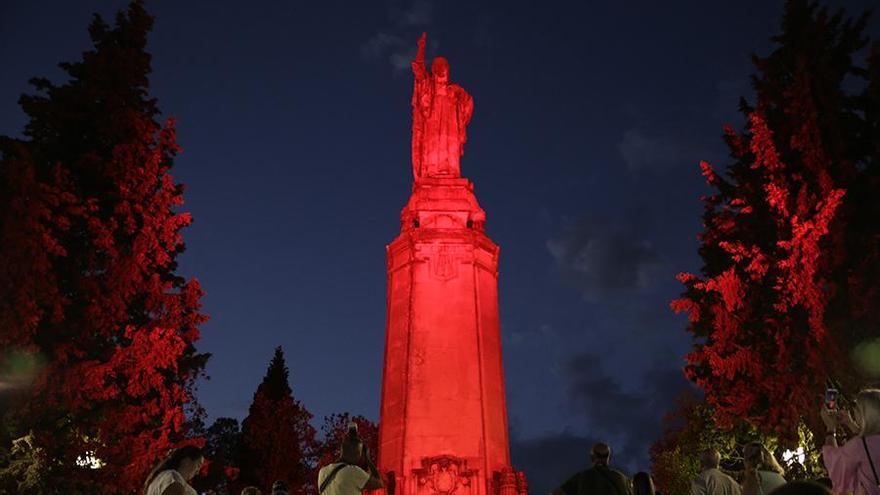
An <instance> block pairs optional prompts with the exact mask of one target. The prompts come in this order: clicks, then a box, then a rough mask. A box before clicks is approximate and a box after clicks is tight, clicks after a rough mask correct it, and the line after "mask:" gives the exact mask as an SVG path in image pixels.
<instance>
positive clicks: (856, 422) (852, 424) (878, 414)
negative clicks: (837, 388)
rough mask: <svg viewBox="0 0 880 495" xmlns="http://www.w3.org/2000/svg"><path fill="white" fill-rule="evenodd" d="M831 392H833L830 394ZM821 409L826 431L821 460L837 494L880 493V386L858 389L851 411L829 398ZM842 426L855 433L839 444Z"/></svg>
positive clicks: (868, 494) (860, 494)
mask: <svg viewBox="0 0 880 495" xmlns="http://www.w3.org/2000/svg"><path fill="white" fill-rule="evenodd" d="M831 395H832V396H833V395H834V394H831ZM825 398H826V403H825V404H824V406H823V407H822V410H821V411H820V412H819V415H820V416H821V417H822V422H823V423H825V428H826V430H827V434H826V436H825V446H824V447H822V460H823V462H824V463H825V468H826V469H827V470H828V476H829V477H830V478H831V484H832V491H833V492H834V493H835V494H853V495H880V476H878V474H880V389H877V388H869V389H864V390H862V391H861V392H859V393H858V395H857V396H856V400H855V407H853V409H852V411H846V410H842V409H840V408H839V407H838V401H837V400H836V397H834V399H835V400H834V401H829V400H828V399H829V394H827V393H826V397H825ZM841 426H842V427H843V428H845V429H847V430H849V432H850V433H851V434H853V435H855V436H853V437H852V438H851V439H849V441H847V442H846V443H845V444H843V445H838V442H837V432H838V430H839V428H840V427H841Z"/></svg>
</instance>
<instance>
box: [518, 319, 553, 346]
mask: <svg viewBox="0 0 880 495" xmlns="http://www.w3.org/2000/svg"><path fill="white" fill-rule="evenodd" d="M557 337H558V335H557V334H556V330H554V329H553V327H552V326H551V325H550V324H549V323H542V324H541V325H540V326H538V328H537V329H534V330H519V331H514V332H512V333H511V334H510V343H511V344H512V345H520V344H523V343H530V344H534V343H535V341H537V342H546V341H548V340H552V339H556V338H557Z"/></svg>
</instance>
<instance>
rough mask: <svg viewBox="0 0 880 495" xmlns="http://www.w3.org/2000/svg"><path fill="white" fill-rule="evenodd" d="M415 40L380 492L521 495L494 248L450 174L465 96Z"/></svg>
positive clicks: (395, 246)
mask: <svg viewBox="0 0 880 495" xmlns="http://www.w3.org/2000/svg"><path fill="white" fill-rule="evenodd" d="M424 48H425V35H422V38H421V39H420V40H419V50H418V55H417V56H416V59H415V60H414V61H413V63H412V67H413V73H414V74H415V84H414V89H413V98H412V106H413V131H412V132H413V135H412V164H413V175H414V178H415V181H414V184H413V189H412V196H411V197H410V199H409V202H408V203H407V205H406V207H404V209H403V212H402V214H401V232H400V235H399V236H398V237H397V238H396V239H395V240H394V241H393V242H392V243H391V244H389V245H388V247H387V262H388V319H387V327H386V337H385V338H386V340H385V368H384V376H383V380H382V405H381V412H380V417H379V463H378V465H379V469H380V471H382V473H383V474H385V475H386V484H387V489H386V490H387V491H388V492H389V494H392V495H428V494H442V495H525V494H526V493H527V489H526V481H525V476H524V475H523V474H522V473H521V472H518V471H515V470H514V469H513V468H512V467H511V465H510V451H509V446H508V430H507V408H506V405H505V399H504V376H503V369H502V362H501V338H500V329H499V322H498V285H497V282H498V246H497V245H495V243H493V242H492V240H491V239H489V237H487V236H486V234H485V233H484V231H483V225H484V222H485V212H483V209H482V208H480V205H479V204H478V203H477V198H476V197H475V196H474V189H473V184H472V183H471V182H470V181H469V180H468V179H465V178H463V177H461V173H460V164H459V161H460V159H461V155H462V152H463V146H464V142H465V137H466V135H465V128H466V126H467V123H468V121H469V120H470V118H471V113H472V111H473V99H472V98H471V96H470V95H469V94H468V93H467V92H466V91H465V90H464V89H463V88H461V87H460V86H458V85H456V84H453V83H451V82H450V81H449V64H448V63H447V62H446V60H445V59H443V58H441V57H437V58H436V59H434V61H433V63H432V64H431V71H430V72H429V71H427V70H426V68H425V54H424Z"/></svg>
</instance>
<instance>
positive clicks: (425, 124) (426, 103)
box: [412, 33, 474, 180]
mask: <svg viewBox="0 0 880 495" xmlns="http://www.w3.org/2000/svg"><path fill="white" fill-rule="evenodd" d="M425 37H426V35H425V33H422V36H421V38H419V50H418V53H417V54H416V58H415V60H413V61H412V69H413V74H414V75H415V82H414V84H413V96H412V107H413V128H412V164H413V176H414V177H415V179H416V180H419V179H421V178H425V177H461V165H460V161H461V155H463V154H464V142H465V140H466V139H467V134H466V130H465V128H466V127H467V124H468V122H469V121H470V120H471V114H473V112H474V99H473V98H472V97H471V95H469V94H468V93H467V91H465V90H464V88H462V87H461V86H459V85H457V84H453V83H451V82H449V62H447V61H446V59H445V58H443V57H437V58H435V59H434V61H433V62H432V63H431V72H430V73H429V72H428V71H427V70H426V68H425Z"/></svg>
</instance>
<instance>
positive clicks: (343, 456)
mask: <svg viewBox="0 0 880 495" xmlns="http://www.w3.org/2000/svg"><path fill="white" fill-rule="evenodd" d="M820 416H821V417H822V421H823V423H824V424H825V428H826V432H827V435H826V438H825V445H824V446H823V448H822V461H823V463H824V465H825V468H826V470H827V472H828V476H827V477H826V478H819V479H817V480H814V481H787V480H786V479H785V470H784V469H783V468H782V466H780V465H779V462H778V461H777V460H776V458H775V457H774V455H773V453H772V452H770V451H769V450H768V449H767V447H766V446H764V445H763V444H761V443H760V442H751V443H748V444H746V445H745V446H744V447H743V449H742V460H743V469H742V471H741V473H740V474H741V476H739V477H740V481H737V480H735V479H734V478H733V477H731V476H730V475H729V474H727V473H725V472H724V471H722V470H721V468H720V465H721V455H720V453H719V452H718V451H717V450H715V449H707V450H706V451H704V452H702V453H701V454H700V465H701V471H700V473H699V475H697V476H696V478H695V479H694V480H693V482H692V483H691V489H690V495H791V494H801V495H830V494H832V493H833V494H834V495H880V476H878V475H880V389H873V388H872V389H865V390H862V391H861V392H859V394H858V395H857V397H856V400H855V403H854V407H853V408H852V410H847V409H841V408H838V407H836V406H833V407H829V406H828V405H826V406H825V407H823V408H822V410H821V412H820ZM590 460H591V463H592V466H590V467H589V468H587V469H585V470H583V471H580V472H578V473H577V474H575V475H574V476H572V477H571V478H569V479H568V480H567V481H565V483H563V484H562V485H561V486H560V487H559V488H558V489H556V490H554V491H553V494H552V495H662V494H660V492H658V491H656V490H655V489H654V482H653V480H652V478H651V475H650V474H649V473H646V472H640V473H636V474H635V475H634V476H633V477H632V479H629V478H628V477H627V476H625V475H624V474H623V473H621V472H620V471H618V470H616V469H613V468H612V467H611V447H610V446H609V445H607V444H605V443H597V444H596V445H594V446H593V448H592V449H591V451H590ZM203 462H204V454H203V453H202V450H201V449H199V448H198V447H195V446H192V445H190V446H186V447H181V448H179V449H176V450H174V451H173V452H172V453H171V454H170V455H169V456H168V458H167V459H165V460H163V461H162V462H161V463H159V465H157V466H156V467H155V468H154V469H153V471H152V472H151V473H150V475H149V476H148V478H147V480H146V482H145V483H144V495H197V493H196V491H195V490H194V489H193V488H192V486H190V485H189V482H190V480H192V478H193V477H194V476H195V475H196V474H197V473H198V472H199V470H200V468H201V466H202V463H203ZM362 466H363V467H362ZM382 487H384V484H383V482H382V477H381V476H380V474H379V471H378V470H377V469H376V465H375V464H374V463H373V461H372V459H371V457H370V453H369V451H368V449H367V448H366V446H365V445H364V443H363V441H362V440H361V438H360V437H359V436H358V432H357V427H356V426H355V425H353V424H352V425H351V426H350V427H349V431H348V435H347V436H346V437H345V439H344V440H343V442H342V446H341V448H340V457H339V459H338V460H337V462H334V463H332V464H328V465H326V466H324V467H322V468H321V469H320V471H319V473H318V479H317V492H318V493H317V494H316V495H360V494H361V492H362V491H363V490H372V489H377V488H382ZM270 493H271V495H288V489H287V486H286V484H285V483H284V482H283V481H276V482H275V483H274V484H273V486H272V489H271V492H270ZM241 495H262V492H261V490H260V489H259V488H258V487H253V486H251V487H246V488H244V489H243V490H242V491H241ZM672 495H682V494H672Z"/></svg>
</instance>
